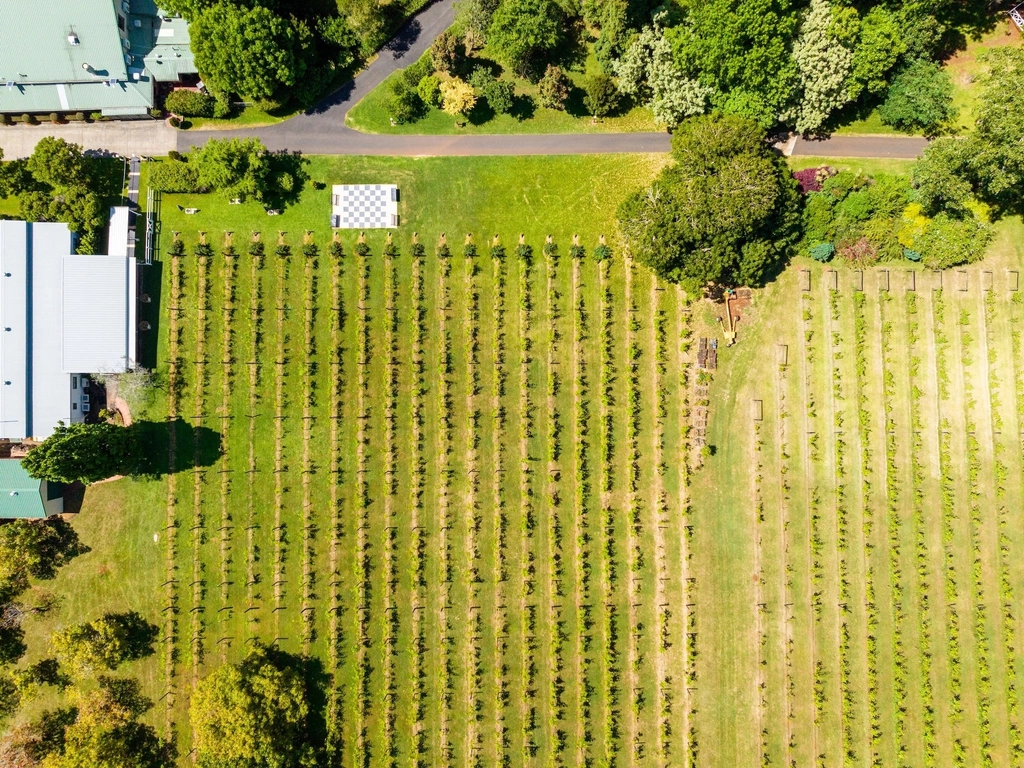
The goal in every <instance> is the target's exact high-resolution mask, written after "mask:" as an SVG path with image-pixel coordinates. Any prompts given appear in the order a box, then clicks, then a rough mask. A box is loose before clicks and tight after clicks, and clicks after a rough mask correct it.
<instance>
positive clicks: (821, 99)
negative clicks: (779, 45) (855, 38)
mask: <svg viewBox="0 0 1024 768" xmlns="http://www.w3.org/2000/svg"><path fill="white" fill-rule="evenodd" d="M832 21H833V16H832V7H831V6H830V5H829V3H828V0H811V6H810V8H809V9H808V11H807V15H806V16H805V17H804V21H803V24H802V25H801V26H800V36H799V37H798V38H797V40H796V42H795V43H793V59H794V60H795V61H796V65H797V70H798V71H799V73H800V99H799V103H798V104H797V107H796V114H795V117H796V129H797V130H798V131H800V133H811V132H813V131H816V130H818V129H819V128H821V126H822V125H824V124H825V121H826V120H828V118H829V116H830V115H831V114H832V113H833V112H835V111H836V110H837V109H839V108H840V107H842V106H843V105H844V104H846V103H847V102H848V101H850V92H849V88H848V87H847V83H848V80H849V75H850V71H851V68H852V67H853V51H852V50H851V49H849V48H847V47H845V46H844V45H842V43H840V41H839V40H838V39H837V38H836V37H835V36H834V35H833V34H832V31H831V30H832Z"/></svg>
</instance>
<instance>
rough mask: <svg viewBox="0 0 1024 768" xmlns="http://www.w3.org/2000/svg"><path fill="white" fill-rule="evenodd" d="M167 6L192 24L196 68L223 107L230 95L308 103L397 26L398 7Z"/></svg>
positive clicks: (175, 0) (192, 2)
mask: <svg viewBox="0 0 1024 768" xmlns="http://www.w3.org/2000/svg"><path fill="white" fill-rule="evenodd" d="M169 5H170V6H171V7H170V8H169V10H172V11H176V12H178V13H181V14H182V15H183V16H185V17H186V18H187V19H189V21H190V22H191V24H192V29H191V41H192V43H191V44H192V50H193V52H194V53H195V58H196V66H197V68H198V69H199V72H200V74H201V76H202V78H203V81H204V82H205V83H206V85H207V87H208V88H209V89H210V91H211V92H212V93H213V94H214V95H215V96H217V97H218V99H219V100H222V101H223V103H224V104H225V105H226V104H227V102H228V101H229V100H230V99H232V98H240V99H243V100H246V101H255V102H258V103H260V104H261V105H262V106H264V107H266V108H274V107H276V106H277V105H280V104H285V103H288V102H293V103H296V104H299V105H307V104H311V103H312V102H314V101H315V100H316V99H317V98H319V97H320V96H321V95H323V93H324V91H325V90H326V89H327V87H328V86H329V85H330V84H331V82H332V81H333V80H334V79H335V78H336V77H337V75H338V74H339V73H340V72H342V71H344V70H346V69H347V68H348V67H350V66H351V65H352V63H353V61H354V59H355V57H356V56H357V55H359V54H360V53H362V54H363V55H369V54H371V53H373V51H375V50H376V49H377V48H378V47H379V46H380V45H381V44H382V43H383V42H384V40H385V39H386V37H387V34H388V30H389V28H390V27H392V26H393V24H394V21H392V20H389V17H388V14H389V13H394V11H393V10H392V11H389V10H388V9H387V8H386V7H384V6H381V5H380V4H378V3H375V2H367V0H352V1H351V2H348V3H345V4H344V7H341V8H339V9H338V10H337V11H336V12H333V13H331V12H327V11H325V10H324V7H323V6H318V5H316V4H310V3H304V2H299V0H294V1H292V0H282V1H281V2H273V3H269V2H268V3H250V2H245V1H244V0H171V2H170V3H169ZM399 13H400V11H399ZM353 30H358V33H357V32H355V31H353ZM189 106H191V105H189ZM168 109H169V110H170V111H175V112H177V113H178V114H181V115H185V116H196V117H209V116H211V114H208V113H209V112H211V111H212V107H211V106H210V105H205V104H204V105H203V111H201V112H195V111H192V112H190V111H179V110H176V109H173V108H172V107H171V106H168ZM216 116H220V115H219V114H218V115H216Z"/></svg>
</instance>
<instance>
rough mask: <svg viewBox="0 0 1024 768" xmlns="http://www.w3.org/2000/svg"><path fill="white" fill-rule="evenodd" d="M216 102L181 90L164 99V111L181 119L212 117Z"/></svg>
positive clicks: (183, 89)
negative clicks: (179, 116)
mask: <svg viewBox="0 0 1024 768" xmlns="http://www.w3.org/2000/svg"><path fill="white" fill-rule="evenodd" d="M216 103H217V100H216V99H214V98H213V96H207V95H206V94H205V93H200V92H199V91H190V90H188V89H186V88H181V89H178V90H176V91H171V92H170V93H169V94H167V98H166V99H164V109H166V110H167V111H168V112H173V113H174V114H176V115H181V116H182V117H213V113H214V108H215V106H216Z"/></svg>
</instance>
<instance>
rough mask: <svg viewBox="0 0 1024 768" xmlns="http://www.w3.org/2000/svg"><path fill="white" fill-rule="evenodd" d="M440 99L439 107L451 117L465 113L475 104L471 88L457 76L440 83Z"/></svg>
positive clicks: (474, 95)
mask: <svg viewBox="0 0 1024 768" xmlns="http://www.w3.org/2000/svg"><path fill="white" fill-rule="evenodd" d="M441 99H442V105H441V108H442V109H443V110H444V111H445V112H447V113H448V114H449V115H452V116H453V117H458V116H459V115H465V114H466V113H467V112H469V111H470V110H471V109H473V107H474V106H475V105H476V94H475V93H473V88H472V87H471V86H470V84H469V83H467V82H465V81H464V80H460V79H459V78H457V77H453V78H452V79H451V80H446V81H445V82H443V83H441Z"/></svg>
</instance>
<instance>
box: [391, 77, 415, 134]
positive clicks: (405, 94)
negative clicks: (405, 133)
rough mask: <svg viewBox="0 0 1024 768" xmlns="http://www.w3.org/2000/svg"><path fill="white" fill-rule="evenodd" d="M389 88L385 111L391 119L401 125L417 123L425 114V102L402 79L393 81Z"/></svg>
mask: <svg viewBox="0 0 1024 768" xmlns="http://www.w3.org/2000/svg"><path fill="white" fill-rule="evenodd" d="M388 88H389V91H390V93H389V95H388V98H387V100H386V102H385V109H387V112H388V114H389V115H390V116H391V119H392V120H394V121H395V122H396V123H398V124H399V125H401V124H403V123H413V122H416V120H418V119H419V118H420V117H421V116H422V114H423V100H422V99H420V97H419V94H418V93H416V91H414V90H412V89H410V88H409V86H408V85H406V83H405V80H403V79H402V78H400V77H398V78H395V79H394V80H392V81H391V85H390V86H388Z"/></svg>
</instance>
